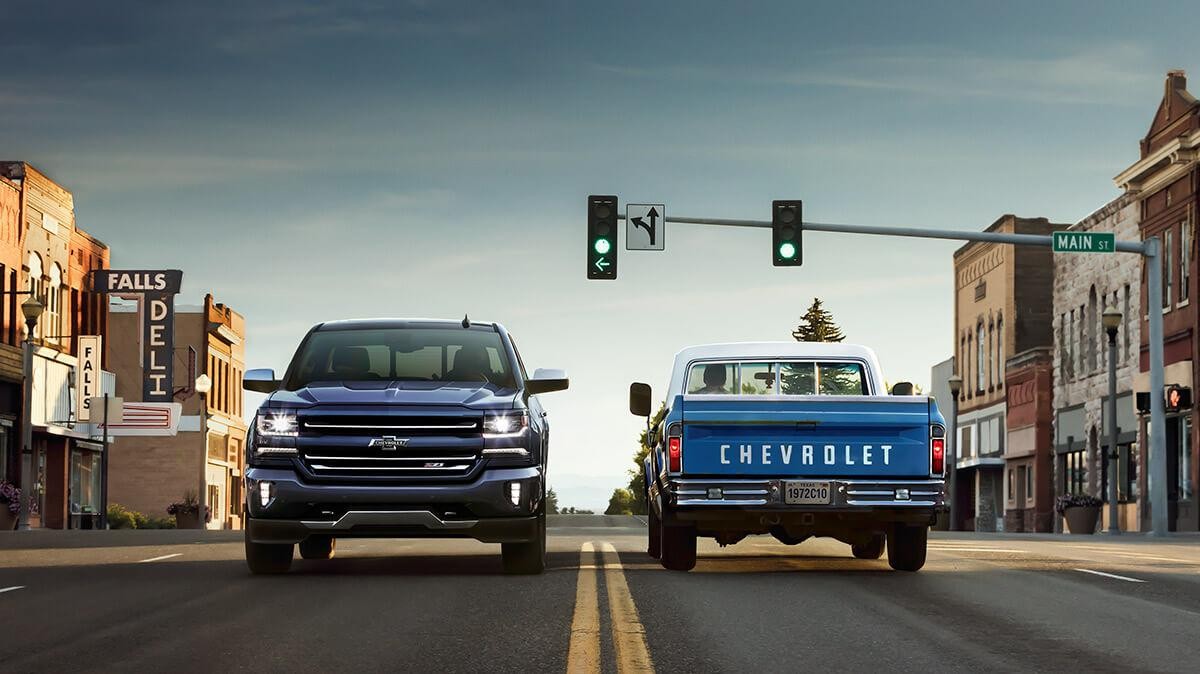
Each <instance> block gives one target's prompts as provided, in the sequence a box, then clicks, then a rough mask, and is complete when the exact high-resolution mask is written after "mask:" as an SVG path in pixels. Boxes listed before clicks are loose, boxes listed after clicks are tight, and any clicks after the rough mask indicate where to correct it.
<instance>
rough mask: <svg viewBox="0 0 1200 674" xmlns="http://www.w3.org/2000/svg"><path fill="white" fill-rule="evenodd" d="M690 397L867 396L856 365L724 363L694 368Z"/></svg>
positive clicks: (690, 376) (863, 374)
mask: <svg viewBox="0 0 1200 674" xmlns="http://www.w3.org/2000/svg"><path fill="white" fill-rule="evenodd" d="M686 390H687V393H688V395H712V394H726V395H728V394H734V393H736V394H739V395H772V394H776V393H780V394H783V395H839V396H847V395H868V393H869V387H868V386H867V374H866V371H865V370H864V368H863V366H862V364H861V363H856V362H814V361H803V362H788V363H770V362H767V363H741V362H737V363H721V362H716V363H713V362H705V363H697V364H695V365H692V367H691V370H690V371H689V373H688V381H687V389H686Z"/></svg>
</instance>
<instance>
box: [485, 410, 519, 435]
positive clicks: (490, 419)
mask: <svg viewBox="0 0 1200 674" xmlns="http://www.w3.org/2000/svg"><path fill="white" fill-rule="evenodd" d="M526 428H529V414H528V413H527V412H506V413H503V414H489V415H487V416H485V417H484V418H483V437H485V438H507V437H514V436H517V435H520V434H522V433H524V432H525V429H526Z"/></svg>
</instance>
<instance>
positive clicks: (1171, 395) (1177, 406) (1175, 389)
mask: <svg viewBox="0 0 1200 674" xmlns="http://www.w3.org/2000/svg"><path fill="white" fill-rule="evenodd" d="M1165 402H1166V411H1168V412H1182V411H1184V410H1189V409H1191V407H1192V389H1191V388H1190V387H1187V386H1179V385H1178V384H1172V385H1171V386H1168V387H1167V396H1166V401H1165Z"/></svg>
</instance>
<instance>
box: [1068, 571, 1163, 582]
mask: <svg viewBox="0 0 1200 674" xmlns="http://www.w3.org/2000/svg"><path fill="white" fill-rule="evenodd" d="M1075 570H1076V571H1079V572H1080V573H1090V574H1092V575H1096V576H1104V577H1105V578H1116V579H1117V580H1124V581H1127V582H1130V583H1145V582H1146V581H1144V580H1142V579H1140V578H1130V577H1129V576H1118V575H1117V574H1115V573H1105V572H1103V571H1094V570H1092V569H1075Z"/></svg>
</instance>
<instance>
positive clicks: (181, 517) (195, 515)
mask: <svg viewBox="0 0 1200 674" xmlns="http://www.w3.org/2000/svg"><path fill="white" fill-rule="evenodd" d="M201 512H203V516H204V521H205V522H208V521H209V519H210V518H211V517H212V515H211V514H210V513H209V512H208V506H207V505H205V504H202V503H200V501H199V500H197V499H196V494H195V493H193V492H188V493H187V494H184V496H183V500H182V501H179V502H176V503H172V504H171V505H169V506H167V514H168V515H174V516H175V526H176V528H178V529H199V528H201V524H200V517H201Z"/></svg>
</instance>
